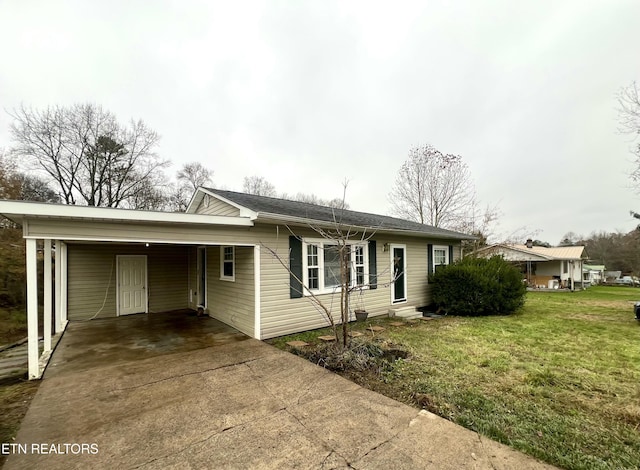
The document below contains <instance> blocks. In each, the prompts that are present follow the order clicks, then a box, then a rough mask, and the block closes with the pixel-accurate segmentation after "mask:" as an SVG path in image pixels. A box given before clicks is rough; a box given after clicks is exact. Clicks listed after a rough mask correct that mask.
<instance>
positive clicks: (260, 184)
mask: <svg viewBox="0 0 640 470" xmlns="http://www.w3.org/2000/svg"><path fill="white" fill-rule="evenodd" d="M242 191H243V192H245V193H247V194H255V195H256V196H268V197H277V196H278V193H277V191H276V187H275V186H274V185H273V184H271V183H269V182H268V181H267V180H266V179H264V178H263V177H262V176H245V177H244V180H243V181H242Z"/></svg>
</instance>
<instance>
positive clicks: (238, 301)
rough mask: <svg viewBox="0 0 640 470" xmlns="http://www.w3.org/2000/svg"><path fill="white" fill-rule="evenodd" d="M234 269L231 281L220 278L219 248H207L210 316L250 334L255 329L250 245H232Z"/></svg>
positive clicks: (251, 248)
mask: <svg viewBox="0 0 640 470" xmlns="http://www.w3.org/2000/svg"><path fill="white" fill-rule="evenodd" d="M234 268H235V280H234V281H227V280H222V279H220V247H219V246H210V247H207V307H208V310H209V315H211V316H212V317H213V318H216V319H218V320H220V321H222V322H224V323H226V324H227V325H230V326H232V327H234V328H237V329H238V330H240V331H242V332H243V333H245V334H247V335H249V336H253V333H254V328H255V322H254V318H255V317H254V315H255V288H254V286H255V284H254V271H253V247H242V246H240V247H236V248H235V266H234Z"/></svg>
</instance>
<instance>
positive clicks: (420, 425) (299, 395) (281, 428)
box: [5, 313, 552, 469]
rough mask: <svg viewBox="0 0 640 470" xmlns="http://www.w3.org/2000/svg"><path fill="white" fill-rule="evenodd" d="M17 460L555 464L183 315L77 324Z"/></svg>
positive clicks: (120, 464) (27, 424)
mask: <svg viewBox="0 0 640 470" xmlns="http://www.w3.org/2000/svg"><path fill="white" fill-rule="evenodd" d="M145 322H146V323H145ZM21 445H24V447H21ZM25 450H26V452H23V451H25ZM11 453H12V455H10V456H9V458H8V460H7V462H6V464H5V468H6V469H17V468H29V469H32V468H49V469H57V468H60V469H68V468H109V469H113V468H119V469H125V468H126V469H128V468H145V469H154V468H163V469H164V468H181V469H182V468H242V469H246V468H278V469H281V468H313V469H315V468H327V469H329V468H363V469H365V468H366V469H375V468H380V469H389V468H394V469H418V468H434V469H461V468H470V469H471V468H473V469H482V468H486V469H514V468H518V469H538V468H552V467H550V466H547V465H545V464H541V463H539V462H537V461H535V460H533V459H531V458H530V457H527V456H525V455H523V454H521V453H518V452H516V451H513V450H511V449H510V448H508V447H506V446H503V445H501V444H498V443H495V442H493V441H491V440H489V439H486V438H484V437H480V436H479V435H478V434H476V433H474V432H472V431H468V430H466V429H464V428H462V427H460V426H457V425H455V424H453V423H451V422H449V421H446V420H444V419H441V418H439V417H437V416H435V415H433V414H431V413H428V412H426V411H420V410H417V409H414V408H411V407H409V406H406V405H403V404H401V403H398V402H396V401H394V400H391V399H389V398H386V397H384V396H382V395H379V394H377V393H374V392H371V391H369V390H365V389H363V388H361V387H359V386H358V385H355V384H354V383H352V382H350V381H348V380H345V379H343V378H341V377H339V376H337V375H335V374H333V373H330V372H328V371H326V370H324V369H322V368H320V367H318V366H315V365H313V364H311V363H309V362H307V361H305V360H303V359H301V358H299V357H296V356H293V355H291V354H288V353H285V352H282V351H280V350H278V349H276V348H274V347H272V346H270V345H268V344H265V343H262V342H260V341H257V340H254V339H250V338H247V337H246V336H244V335H242V334H241V333H238V332H237V331H235V330H233V329H231V328H229V327H227V326H225V325H223V324H221V323H219V322H217V321H216V320H213V319H209V318H206V319H199V318H195V317H187V316H186V315H185V314H183V313H182V314H173V315H166V317H164V318H163V317H162V316H161V315H158V314H153V315H138V316H135V317H132V318H117V319H110V320H99V321H95V320H94V321H91V322H87V323H74V324H71V325H70V326H69V328H68V330H67V332H66V333H65V335H64V337H63V339H62V341H61V342H60V344H59V345H58V349H57V350H56V352H55V353H54V356H53V360H52V364H51V365H50V368H49V369H48V370H47V372H46V374H45V378H44V380H43V382H42V384H41V385H40V388H39V391H38V393H37V395H36V397H35V398H34V400H33V403H32V405H31V407H30V409H29V411H28V413H27V415H26V417H25V419H24V421H23V423H22V426H21V429H20V432H19V434H18V437H17V439H16V445H14V446H13V448H12V450H11Z"/></svg>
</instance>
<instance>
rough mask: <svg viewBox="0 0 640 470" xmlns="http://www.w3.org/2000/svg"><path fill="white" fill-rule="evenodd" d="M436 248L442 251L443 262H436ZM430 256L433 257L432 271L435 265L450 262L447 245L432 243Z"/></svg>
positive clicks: (434, 269) (443, 264)
mask: <svg viewBox="0 0 640 470" xmlns="http://www.w3.org/2000/svg"><path fill="white" fill-rule="evenodd" d="M436 250H443V251H444V263H436ZM431 258H432V259H433V272H434V273H435V272H436V266H446V265H448V264H451V260H450V259H449V246H447V245H433V247H432V248H431Z"/></svg>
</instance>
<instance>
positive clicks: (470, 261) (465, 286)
mask: <svg viewBox="0 0 640 470" xmlns="http://www.w3.org/2000/svg"><path fill="white" fill-rule="evenodd" d="M430 282H431V283H432V291H431V294H432V298H433V302H434V304H435V305H436V307H438V308H441V309H443V310H444V311H446V312H447V313H448V314H451V315H505V314H509V313H513V312H515V311H516V310H518V309H519V308H520V307H522V305H523V304H524V296H525V293H526V287H525V285H524V283H523V282H522V274H521V273H520V271H519V270H518V269H517V268H516V267H514V266H512V265H511V264H509V263H508V262H506V261H505V260H504V259H502V257H500V256H494V257H492V258H489V259H485V258H471V257H467V258H463V259H462V260H460V261H457V262H456V263H454V264H450V265H449V266H443V267H441V268H439V269H438V270H437V271H436V273H435V274H434V275H433V276H432V277H431V279H430Z"/></svg>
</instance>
